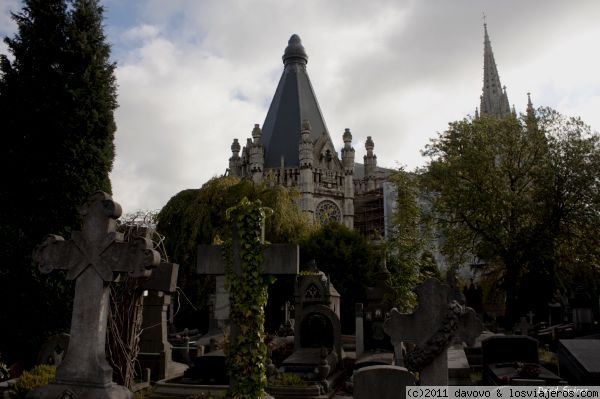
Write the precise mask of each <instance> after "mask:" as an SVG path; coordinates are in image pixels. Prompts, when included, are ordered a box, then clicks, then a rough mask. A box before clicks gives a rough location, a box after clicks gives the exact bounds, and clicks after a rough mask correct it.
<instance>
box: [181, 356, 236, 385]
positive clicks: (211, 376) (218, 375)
mask: <svg viewBox="0 0 600 399" xmlns="http://www.w3.org/2000/svg"><path fill="white" fill-rule="evenodd" d="M193 362H194V367H192V368H190V369H189V370H187V371H186V373H185V378H190V379H192V380H194V382H196V383H198V384H205V385H208V384H210V385H228V384H229V376H228V375H227V368H226V366H225V353H224V352H223V350H222V349H219V350H216V351H213V352H209V353H207V354H205V355H203V356H198V357H196V358H194V360H193Z"/></svg>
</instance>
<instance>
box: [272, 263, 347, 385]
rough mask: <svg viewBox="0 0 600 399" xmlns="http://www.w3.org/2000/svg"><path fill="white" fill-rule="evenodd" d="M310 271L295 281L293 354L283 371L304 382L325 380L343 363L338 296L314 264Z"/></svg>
mask: <svg viewBox="0 0 600 399" xmlns="http://www.w3.org/2000/svg"><path fill="white" fill-rule="evenodd" d="M309 271H311V272H312V273H311V274H307V275H300V276H297V277H296V288H295V291H294V295H295V305H294V309H295V316H296V321H295V323H294V352H293V353H292V354H291V355H290V356H289V357H288V358H287V359H285V360H284V361H283V363H282V367H283V369H284V371H286V372H292V373H296V374H299V375H301V376H303V378H305V379H307V380H325V379H326V378H327V377H328V376H329V375H330V374H332V373H334V372H335V371H337V369H338V368H339V366H340V365H341V360H342V333H341V325H340V316H339V315H340V307H339V304H340V294H339V293H338V292H337V290H336V289H335V287H333V285H332V284H331V282H330V281H329V278H328V277H327V276H326V275H325V273H323V272H322V271H319V270H318V269H317V266H316V263H315V261H314V260H313V261H311V263H310V266H309ZM315 370H317V373H314V371H315Z"/></svg>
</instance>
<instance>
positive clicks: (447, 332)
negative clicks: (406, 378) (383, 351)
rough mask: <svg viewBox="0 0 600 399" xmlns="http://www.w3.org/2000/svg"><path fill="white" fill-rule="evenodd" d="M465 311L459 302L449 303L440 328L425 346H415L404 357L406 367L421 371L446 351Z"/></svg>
mask: <svg viewBox="0 0 600 399" xmlns="http://www.w3.org/2000/svg"><path fill="white" fill-rule="evenodd" d="M463 313H464V307H463V306H461V305H460V304H459V303H458V302H456V301H452V302H451V303H449V304H448V310H447V312H446V318H445V320H444V323H443V324H442V326H441V327H440V329H439V330H437V331H436V332H435V334H433V335H432V336H431V338H429V339H428V340H427V343H426V344H425V346H424V347H421V346H418V345H417V346H415V347H414V349H413V350H411V351H410V352H408V353H407V354H406V357H405V358H404V360H405V363H406V368H407V369H409V370H410V371H415V372H418V371H421V370H423V369H424V368H425V366H427V365H428V364H430V363H431V362H432V361H433V359H435V358H436V357H437V356H438V355H439V354H440V353H442V351H445V350H446V348H447V347H448V344H449V343H450V340H451V339H452V337H453V335H454V331H455V330H456V329H457V328H458V322H459V319H460V317H461V315H462V314H463Z"/></svg>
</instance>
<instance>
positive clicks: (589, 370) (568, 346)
mask: <svg viewBox="0 0 600 399" xmlns="http://www.w3.org/2000/svg"><path fill="white" fill-rule="evenodd" d="M599 355H600V340H598V339H561V340H560V341H559V345H558V360H559V364H560V370H561V375H566V376H567V378H568V380H569V383H571V384H577V385H596V386H597V385H600V356H599Z"/></svg>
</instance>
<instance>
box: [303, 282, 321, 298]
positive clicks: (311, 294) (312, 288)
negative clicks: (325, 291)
mask: <svg viewBox="0 0 600 399" xmlns="http://www.w3.org/2000/svg"><path fill="white" fill-rule="evenodd" d="M304 298H305V299H318V298H321V292H319V289H318V288H317V286H316V285H314V284H311V285H309V286H308V288H307V289H306V292H305V293H304Z"/></svg>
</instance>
